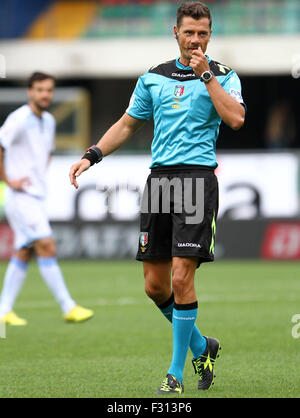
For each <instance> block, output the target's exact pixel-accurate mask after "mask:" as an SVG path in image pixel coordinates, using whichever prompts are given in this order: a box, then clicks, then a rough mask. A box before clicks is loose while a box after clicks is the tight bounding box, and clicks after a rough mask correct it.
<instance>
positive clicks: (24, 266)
mask: <svg viewBox="0 0 300 418" xmlns="http://www.w3.org/2000/svg"><path fill="white" fill-rule="evenodd" d="M10 262H11V263H13V264H15V265H16V266H17V267H19V268H20V269H22V270H26V269H27V268H28V263H26V262H25V261H21V260H19V259H18V258H17V257H12V258H11V259H10Z"/></svg>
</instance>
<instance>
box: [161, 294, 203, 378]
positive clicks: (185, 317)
mask: <svg viewBox="0 0 300 418" xmlns="http://www.w3.org/2000/svg"><path fill="white" fill-rule="evenodd" d="M197 313H198V303H197V302H194V303H188V304H182V305H178V304H176V303H174V308H173V317H172V326H173V357H172V363H171V366H170V368H169V371H168V374H171V375H172V376H175V377H176V378H177V379H178V380H179V381H180V382H182V380H183V369H184V365H185V360H186V355H187V352H188V349H189V345H190V341H191V336H192V332H193V328H194V325H195V321H196V318H197Z"/></svg>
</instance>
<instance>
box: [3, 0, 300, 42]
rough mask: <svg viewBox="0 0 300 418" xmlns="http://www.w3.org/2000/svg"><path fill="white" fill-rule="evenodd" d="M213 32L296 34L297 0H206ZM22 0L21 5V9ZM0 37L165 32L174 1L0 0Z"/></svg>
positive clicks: (299, 17)
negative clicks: (0, 7)
mask: <svg viewBox="0 0 300 418" xmlns="http://www.w3.org/2000/svg"><path fill="white" fill-rule="evenodd" d="M206 3H208V4H209V6H210V9H211V12H212V15H213V22H214V27H213V29H214V35H242V34H248V35H253V34H279V33H281V34H294V33H299V32H300V2H299V1H298V0H245V1H240V0H210V1H207V2H206ZM25 4H26V7H25ZM2 7H3V12H2V13H1V18H0V27H1V30H0V36H1V38H16V37H20V36H25V37H28V38H34V39H45V38H68V37H71V38H72V37H87V38H99V37H100V38H103V37H119V36H121V37H122V36H129V37H130V36H162V35H163V36H168V35H169V34H170V27H172V24H173V23H174V16H175V14H176V9H177V7H178V1H156V0H143V1H125V0H106V1H105V0H104V1H95V0H94V1H92V0H87V1H76V0H69V1H68V0H63V1H54V0H48V1H47V0H43V1H39V0H27V1H26V3H25V2H24V1H22V0H4V1H2Z"/></svg>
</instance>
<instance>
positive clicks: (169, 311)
mask: <svg viewBox="0 0 300 418" xmlns="http://www.w3.org/2000/svg"><path fill="white" fill-rule="evenodd" d="M158 307H159V309H160V311H161V313H162V314H163V315H164V316H165V317H166V318H167V319H168V321H170V322H171V323H172V316H173V308H174V294H173V293H172V295H171V297H170V299H168V300H167V301H166V302H165V303H164V304H162V305H159V306H158ZM206 346H207V342H206V338H205V337H203V335H202V334H201V332H200V331H199V329H198V328H197V325H196V324H195V325H194V327H193V331H192V336H191V342H190V348H191V351H192V353H193V356H194V358H198V357H200V356H201V355H202V354H203V353H204V351H205V350H206Z"/></svg>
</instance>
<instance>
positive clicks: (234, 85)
mask: <svg viewBox="0 0 300 418" xmlns="http://www.w3.org/2000/svg"><path fill="white" fill-rule="evenodd" d="M223 88H224V90H225V91H226V92H227V93H228V94H230V96H231V97H233V98H234V99H235V100H236V101H237V102H239V103H241V104H242V105H243V106H244V107H245V109H246V105H245V103H244V100H243V96H242V85H241V81H240V79H239V77H238V75H237V73H236V72H235V71H231V72H230V73H229V75H228V77H227V78H226V80H225V84H224V85H223Z"/></svg>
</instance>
